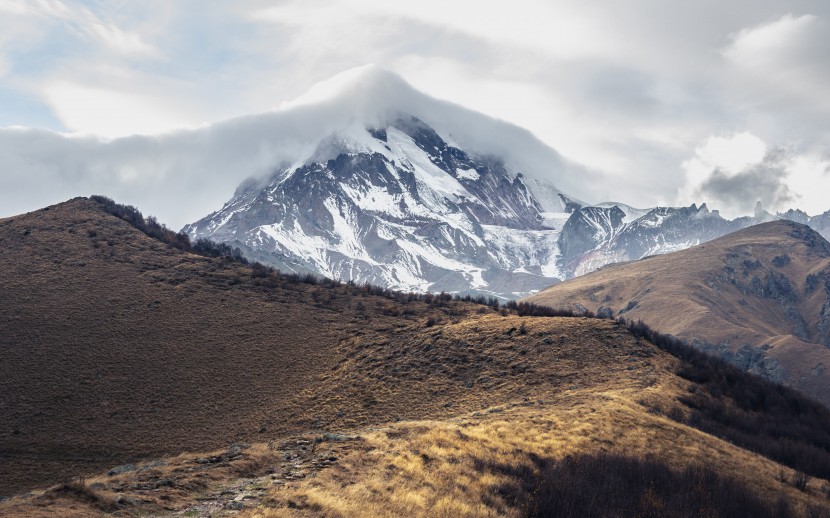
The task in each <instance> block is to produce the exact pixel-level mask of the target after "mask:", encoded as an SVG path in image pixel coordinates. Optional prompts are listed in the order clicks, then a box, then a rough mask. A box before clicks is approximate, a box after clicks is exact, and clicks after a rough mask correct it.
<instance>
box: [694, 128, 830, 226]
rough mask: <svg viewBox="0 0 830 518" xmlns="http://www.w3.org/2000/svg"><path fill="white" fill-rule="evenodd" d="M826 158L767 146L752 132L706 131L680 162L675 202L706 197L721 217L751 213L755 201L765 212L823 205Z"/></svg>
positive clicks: (813, 210)
mask: <svg viewBox="0 0 830 518" xmlns="http://www.w3.org/2000/svg"><path fill="white" fill-rule="evenodd" d="M829 168H830V161H828V160H827V158H826V157H822V156H820V155H817V154H815V153H812V152H809V151H807V152H804V151H800V150H799V149H797V148H795V147H773V148H770V147H768V146H767V145H766V144H765V143H764V142H763V141H762V140H761V139H759V138H758V137H757V136H755V135H753V134H751V133H748V132H742V133H736V134H733V135H730V136H711V137H709V138H708V139H706V141H705V142H703V143H702V144H701V145H700V146H698V147H697V149H696V150H695V154H694V156H693V157H692V158H690V159H689V160H687V161H685V162H684V163H683V169H684V171H685V174H686V183H685V185H684V186H683V188H681V190H680V193H679V196H678V202H679V204H683V205H685V204H689V203H695V202H697V203H700V202H706V203H708V204H709V206H710V207H712V208H717V209H719V210H720V211H721V213H722V214H723V215H724V216H725V217H729V218H732V217H737V216H742V215H745V214H751V213H752V211H753V208H754V206H755V203H756V202H758V201H760V202H761V204H762V205H763V206H764V208H766V209H767V210H770V211H784V210H787V209H789V208H800V209H802V210H804V211H806V212H808V213H810V214H819V213H822V212H824V211H826V210H827V209H828V204H827V200H826V197H825V195H824V193H826V192H830V174H828V169H829Z"/></svg>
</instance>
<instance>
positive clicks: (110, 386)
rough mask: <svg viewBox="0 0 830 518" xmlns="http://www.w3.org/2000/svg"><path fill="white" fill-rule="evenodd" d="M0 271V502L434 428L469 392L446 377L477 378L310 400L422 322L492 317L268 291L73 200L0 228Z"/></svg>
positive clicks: (286, 287)
mask: <svg viewBox="0 0 830 518" xmlns="http://www.w3.org/2000/svg"><path fill="white" fill-rule="evenodd" d="M0 264H2V268H1V269H0V307H2V308H3V318H2V319H0V337H2V341H0V348H2V350H1V351H0V354H1V355H2V358H3V361H2V362H0V444H1V445H2V446H0V455H2V458H3V462H2V463H0V481H2V482H0V494H8V493H10V492H15V491H18V490H20V489H24V488H27V487H30V486H32V485H37V484H43V483H48V482H53V481H55V480H59V479H61V478H62V477H64V476H68V475H70V474H76V473H79V472H84V471H96V470H100V469H102V468H104V467H106V466H110V465H114V464H120V463H123V462H126V461H127V460H130V459H134V458H137V457H138V456H147V455H162V454H170V453H176V452H180V451H185V450H199V449H212V448H215V447H219V446H224V445H227V444H229V443H231V442H234V441H240V440H251V439H255V438H257V437H262V436H263V435H262V434H266V433H268V434H273V433H276V432H281V431H295V430H298V429H305V428H306V427H310V426H317V427H322V426H324V425H334V424H338V423H343V425H355V424H363V423H366V422H367V419H370V418H372V417H374V418H381V419H384V420H385V419H387V418H389V417H413V416H424V415H427V414H428V413H432V412H437V413H438V414H441V412H442V408H443V406H442V405H443V404H444V403H446V402H447V401H450V400H451V399H452V398H453V397H454V394H455V392H454V391H457V392H469V391H470V390H469V389H467V388H466V387H465V386H464V385H463V383H461V381H458V380H455V379H454V378H453V376H462V375H464V376H466V377H465V379H464V381H475V379H476V378H475V374H476V369H481V367H478V366H477V365H476V364H469V365H468V364H464V365H463V366H455V365H448V366H447V367H446V370H445V372H440V373H436V376H435V379H434V380H433V382H434V386H435V390H438V391H439V393H440V394H441V396H440V397H436V398H420V399H413V400H411V401H407V403H406V404H405V405H402V404H399V402H398V403H396V402H395V401H394V399H392V400H390V401H387V400H386V394H385V392H384V391H385V389H384V388H383V387H385V386H386V384H389V383H388V380H387V381H385V379H386V378H384V376H387V377H388V376H390V375H392V374H393V373H391V372H390V373H386V374H384V373H383V372H366V373H365V375H366V376H373V375H376V376H377V377H378V378H379V379H378V380H377V383H378V387H379V388H378V389H377V391H376V392H374V393H368V392H367V393H366V394H362V395H361V396H362V397H363V400H362V401H363V403H365V404H358V405H357V406H355V407H353V406H344V407H342V408H340V407H336V406H333V405H335V403H334V401H335V400H336V398H337V394H335V395H334V396H335V397H334V399H332V400H330V401H324V400H323V399H321V398H318V399H316V400H314V399H311V398H313V397H314V395H315V393H317V392H315V391H319V390H323V389H325V388H327V387H330V383H329V382H328V381H327V380H329V379H331V378H332V376H333V375H334V374H335V373H337V372H339V370H338V369H342V368H343V366H344V365H346V364H347V363H348V362H350V361H352V360H353V358H352V356H354V355H359V354H361V351H362V350H364V349H365V350H374V349H375V348H388V349H390V350H392V349H393V348H397V347H414V346H416V345H420V341H419V340H422V338H421V335H422V334H423V333H424V329H425V321H426V320H427V319H430V318H431V319H433V320H434V321H435V322H441V321H448V320H450V319H454V318H459V317H460V316H462V315H464V314H466V313H468V312H470V311H492V310H490V309H488V308H486V307H483V306H478V305H472V304H466V305H465V304H460V303H449V304H442V305H443V307H438V306H437V305H432V306H430V305H428V304H425V303H422V302H412V303H409V304H401V303H396V302H393V301H390V300H388V299H386V298H383V297H376V296H362V294H361V293H359V292H361V289H360V288H358V287H354V286H345V285H344V286H340V287H333V288H332V287H322V286H315V285H309V284H304V283H289V282H282V281H278V282H281V284H280V286H278V287H276V288H265V287H263V286H262V284H263V283H264V282H265V281H269V279H267V278H266V279H262V278H254V277H252V272H251V269H250V268H248V267H246V266H243V265H240V264H237V263H233V262H230V261H227V260H223V259H209V258H205V257H200V256H197V255H193V254H187V253H183V252H181V251H179V250H176V249H173V248H171V247H169V246H167V245H164V244H163V243H160V242H158V241H156V240H154V239H151V238H149V237H147V236H146V235H144V234H143V233H141V232H139V231H137V230H136V229H135V228H134V227H132V226H130V225H129V224H127V223H126V222H124V221H122V220H120V219H118V218H115V217H112V216H110V215H109V214H105V213H103V212H102V211H101V210H100V208H99V206H98V205H97V204H96V203H93V202H91V201H88V200H84V199H77V200H73V201H70V202H67V203H63V204H60V205H57V206H54V207H50V208H48V209H44V210H41V211H38V212H34V213H31V214H27V215H24V216H19V217H15V218H9V219H5V220H0ZM350 293H351V295H350ZM435 333H436V331H433V332H432V333H431V334H430V335H428V338H423V340H427V339H429V340H432V338H431V336H432V334H435ZM439 334H440V333H439ZM416 337H417V339H416ZM436 340H438V339H437V338H436ZM393 346H394V347H393ZM347 351H348V352H347ZM390 354H392V353H390ZM435 354H441V353H437V352H433V353H431V354H426V353H425V354H424V358H429V357H430V356H431V355H435ZM402 368H404V369H405V368H408V366H402ZM502 368H505V369H509V368H510V365H503V366H502ZM462 371H463V372H462ZM468 378H469V379H468ZM445 379H446V380H449V379H453V380H454V381H453V383H456V384H457V385H459V387H460V388H458V387H454V386H452V384H450V383H449V382H448V381H446V382H445V381H444V380H445ZM416 382H417V380H416ZM444 383H447V384H448V387H447V388H443V384H444ZM331 388H332V390H335V389H337V387H331ZM461 389H463V391H462V390H461ZM342 390H343V391H344V394H345V393H349V394H353V393H354V391H353V390H352V389H351V388H350V387H349V386H344V387H342ZM482 390H483V388H480V387H475V386H474V387H473V388H472V391H473V392H476V391H482ZM494 390H498V388H497V387H495V388H494ZM372 398H374V399H372ZM393 411H394V412H396V413H395V414H393V415H390V414H389V412H393ZM444 413H445V414H446V413H447V410H445V411H444Z"/></svg>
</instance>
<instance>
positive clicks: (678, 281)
mask: <svg viewBox="0 0 830 518" xmlns="http://www.w3.org/2000/svg"><path fill="white" fill-rule="evenodd" d="M527 300H528V301H530V302H533V303H537V304H544V305H549V306H554V307H575V308H586V309H588V310H590V311H594V312H598V313H604V314H611V315H613V316H614V317H617V316H623V317H624V318H626V319H633V320H637V319H642V320H643V321H644V322H646V323H648V324H649V325H650V326H651V327H653V328H656V329H658V330H659V331H661V332H663V333H669V334H672V335H674V336H677V337H679V338H682V339H684V340H687V341H690V342H697V344H698V345H699V346H701V347H703V348H704V349H706V350H708V351H710V352H713V353H714V354H718V355H721V356H723V357H725V358H727V359H729V360H730V361H732V362H733V363H735V364H737V365H740V366H741V367H743V368H746V369H748V370H751V371H753V372H758V373H761V374H764V375H766V376H768V377H771V378H773V379H777V380H780V381H783V382H786V383H787V384H789V385H791V386H794V387H797V388H799V389H802V390H804V391H805V392H807V393H808V394H811V395H813V396H814V397H816V398H818V399H820V400H821V401H823V402H824V403H826V404H830V377H829V376H828V373H827V372H826V367H827V366H828V365H830V349H828V347H830V244H828V243H827V241H825V240H824V239H823V238H822V237H821V236H820V235H819V234H817V233H816V232H814V231H812V230H810V229H809V228H808V227H806V226H803V225H799V224H797V223H792V222H788V221H776V222H772V223H765V224H763V225H757V226H753V227H750V228H747V229H744V230H741V231H739V232H735V233H734V234H730V235H728V236H724V237H722V238H720V239H716V240H714V241H710V242H708V243H706V244H703V245H699V246H696V247H693V248H690V249H687V250H683V251H680V252H675V253H671V254H666V255H660V256H654V257H649V258H646V259H643V260H640V261H635V262H631V263H624V264H618V265H612V266H608V267H605V268H602V269H600V270H598V271H596V272H594V273H591V274H588V275H585V276H583V277H579V278H576V279H573V280H570V281H567V282H564V283H561V284H557V285H556V286H552V287H550V288H548V289H546V290H544V291H542V292H541V293H538V294H536V295H533V296H531V297H528V299H527Z"/></svg>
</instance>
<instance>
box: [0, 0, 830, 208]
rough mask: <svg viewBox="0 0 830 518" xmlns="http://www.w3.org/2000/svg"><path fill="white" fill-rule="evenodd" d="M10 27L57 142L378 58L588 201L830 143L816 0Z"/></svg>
mask: <svg viewBox="0 0 830 518" xmlns="http://www.w3.org/2000/svg"><path fill="white" fill-rule="evenodd" d="M0 12H2V16H0V103H2V99H3V97H2V94H3V89H6V90H14V91H15V92H17V93H18V94H19V95H21V96H28V97H31V98H35V97H36V96H40V97H39V98H37V99H33V100H32V104H33V105H34V104H36V103H37V101H39V102H40V103H41V104H42V106H41V107H40V108H41V110H42V111H43V112H46V111H51V112H52V113H53V114H54V115H55V118H56V119H58V120H59V121H60V122H61V123H62V126H61V127H56V128H54V129H59V130H69V131H76V132H85V133H96V134H101V135H105V136H108V137H115V136H119V135H128V134H132V133H136V132H141V133H154V132H158V131H168V130H170V129H171V128H175V127H179V126H189V127H194V126H199V125H201V124H202V123H203V122H205V121H207V122H215V121H218V120H221V119H224V118H228V117H230V116H234V115H238V114H242V113H259V112H262V111H264V110H266V109H268V108H271V107H274V106H278V105H279V104H280V103H281V102H282V101H285V100H287V99H293V98H295V97H296V96H298V95H299V94H301V93H303V92H304V91H306V90H307V89H308V87H310V86H311V85H312V84H314V83H315V82H317V81H319V80H322V79H326V78H328V77H330V76H332V75H334V74H336V73H338V72H341V71H343V70H346V69H349V68H351V67H353V66H357V65H362V64H365V63H368V62H374V63H377V64H378V65H380V66H382V67H385V68H388V69H390V70H393V71H396V72H399V73H401V74H402V75H403V76H404V77H405V78H406V79H407V80H409V81H410V82H412V83H413V84H414V85H415V86H417V87H418V88H420V89H422V90H424V91H425V92H427V93H429V94H432V95H435V96H437V97H441V98H446V99H448V100H450V101H453V102H457V103H459V104H462V105H466V106H470V107H472V108H474V109H477V110H479V111H482V112H484V113H487V114H489V115H492V116H495V117H497V118H500V119H504V120H507V121H510V122H514V123H517V124H519V125H521V126H523V127H526V128H528V129H529V130H531V131H532V132H533V133H534V134H536V135H538V136H539V137H540V138H541V139H542V140H543V141H545V142H546V143H548V144H550V145H551V146H553V147H554V148H556V149H557V150H559V151H560V152H562V153H563V154H564V155H565V156H567V157H568V158H570V159H572V160H575V161H578V162H580V163H585V164H587V165H588V166H590V167H592V168H594V169H597V170H600V171H602V172H603V173H604V181H602V182H599V181H594V182H592V183H593V185H592V189H593V192H594V193H595V195H596V196H597V198H596V199H592V200H590V201H599V200H600V199H602V198H614V199H617V200H619V201H623V202H627V203H630V204H632V205H652V204H654V203H657V202H658V201H662V202H665V201H666V200H667V199H669V200H670V199H671V198H673V196H674V194H675V193H677V192H678V190H680V189H682V188H684V185H686V181H687V178H686V170H685V169H684V168H683V167H681V164H682V163H683V162H684V161H690V160H692V159H691V158H690V157H695V149H696V148H697V147H700V146H701V145H703V144H704V143H705V142H706V140H707V138H708V137H709V136H710V135H732V133H733V132H735V131H736V129H737V128H740V129H741V130H745V131H747V132H750V133H751V134H752V135H755V136H757V138H759V139H761V140H762V141H763V142H764V143H765V146H766V147H767V148H768V151H769V150H770V149H772V150H774V149H777V148H778V147H779V146H780V145H782V144H786V143H791V142H795V143H796V144H797V147H798V149H803V150H810V153H815V156H819V157H820V156H822V154H823V153H826V151H827V149H828V148H830V124H828V119H830V97H828V96H827V95H826V92H827V91H830V61H828V60H827V59H826V57H825V53H826V49H827V48H830V27H828V25H827V20H828V16H830V6H825V5H823V4H821V3H817V2H814V1H812V0H793V1H791V2H788V3H787V5H786V8H785V9H782V6H781V4H780V3H778V2H771V1H764V2H758V1H757V0H735V1H734V2H730V3H728V4H722V3H721V4H717V5H714V4H709V3H704V4H700V3H694V2H686V3H674V4H673V5H672V6H671V8H670V9H669V8H666V6H665V3H663V2H655V1H654V0H631V1H629V2H612V1H592V2H582V3H575V2H565V1H558V0H555V1H541V0H519V1H518V3H516V2H513V3H492V2H491V3H488V4H476V5H472V6H471V4H470V3H469V2H462V1H453V0H448V1H442V2H438V0H426V2H421V3H411V2H408V3H407V2H380V1H375V0H354V1H348V2H347V1H339V0H338V1H335V0H332V1H314V0H303V1H301V0H286V1H282V2H279V3H274V2H271V1H267V0H238V1H236V2H226V3H220V2H202V1H197V0H181V1H178V2H167V1H164V0H144V1H141V2H139V1H137V0H120V1H118V2H102V1H93V2H84V3H79V2H74V1H69V0H37V1H34V0H33V1H15V0H0ZM4 62H5V63H6V65H5V69H6V74H5V75H2V68H3V66H2V63H4ZM7 98H9V99H12V98H14V97H13V96H9V97H7ZM27 100H28V99H27ZM2 108H3V106H2V105H0V110H2ZM7 112H9V113H11V112H12V111H11V110H8V111H7ZM46 119H48V118H47V117H41V118H40V119H38V120H39V121H40V120H46ZM19 124H21V125H27V124H29V123H28V122H27V121H26V120H20V121H19ZM56 126H57V125H56ZM805 153H807V152H806V151H804V152H802V154H805ZM704 159H706V160H709V161H710V162H718V160H716V159H713V158H706V157H705V156H703V157H702V158H699V160H700V161H701V162H700V163H701V164H703V163H704V162H703V160H704ZM706 164H709V162H706ZM704 165H705V164H704ZM709 165H711V164H709ZM722 165H723V164H721V166H722ZM701 167H703V166H701ZM707 167H708V166H707ZM704 169H705V167H704ZM142 170H143V169H141V168H137V169H135V171H138V172H136V173H135V174H145V173H140V171H142ZM702 170H703V169H702ZM710 170H711V168H710ZM718 170H719V171H721V174H725V173H724V171H726V170H727V168H724V167H720V168H719V169H718ZM788 171H789V170H788ZM146 174H149V173H146ZM701 176H702V177H706V176H705V173H701ZM799 177H800V176H799ZM784 178H787V179H788V181H790V180H793V181H794V179H795V178H796V175H793V174H790V173H788V174H787V175H786V176H784ZM796 191H799V190H798V189H795V188H794V190H793V192H796ZM779 198H780V197H779ZM801 199H804V200H806V198H801ZM38 200H41V201H38ZM692 201H697V200H692ZM42 204H43V203H42V199H38V198H36V197H34V196H33V197H32V201H31V205H30V207H31V208H34V207H36V206H39V205H42ZM215 208H216V207H215V206H209V205H208V204H207V202H205V204H204V209H203V212H208V211H210V210H213V209H215ZM827 208H830V206H828V207H827Z"/></svg>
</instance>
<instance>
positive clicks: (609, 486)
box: [528, 453, 797, 518]
mask: <svg viewBox="0 0 830 518" xmlns="http://www.w3.org/2000/svg"><path fill="white" fill-rule="evenodd" d="M539 478H540V481H539V484H538V489H537V490H536V491H535V493H534V494H533V498H532V501H531V502H532V503H531V506H530V510H529V513H528V516H529V517H535V518H547V517H551V518H554V517H555V518H570V517H574V518H577V517H582V516H606V517H609V518H610V517H620V518H623V517H628V516H640V517H655V518H658V517H663V516H672V517H677V518H684V517H688V518H697V517H700V516H708V517H712V518H716V517H723V518H737V517H747V518H749V517H752V518H761V517H770V518H772V517H775V518H787V517H791V516H797V515H796V513H795V512H794V511H793V509H792V506H791V505H790V503H789V502H788V500H787V497H786V496H785V495H783V494H782V495H779V496H778V498H775V497H774V496H773V495H762V494H759V493H758V492H756V491H753V490H751V489H750V488H748V487H747V486H746V485H745V484H744V483H742V482H740V481H738V480H736V479H734V478H731V477H725V476H722V475H720V474H718V473H717V471H715V470H714V469H712V467H710V466H707V465H705V464H692V465H689V466H687V467H685V468H684V469H682V470H676V469H672V468H671V467H670V466H669V465H668V464H666V462H665V461H664V460H661V459H657V458H653V457H645V458H640V457H633V456H624V455H619V454H609V453H599V454H593V455H590V454H589V455H585V454H582V455H574V456H570V457H567V458H565V459H564V460H562V461H561V462H552V463H547V464H546V465H545V466H544V467H542V469H541V474H540V476H539Z"/></svg>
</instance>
